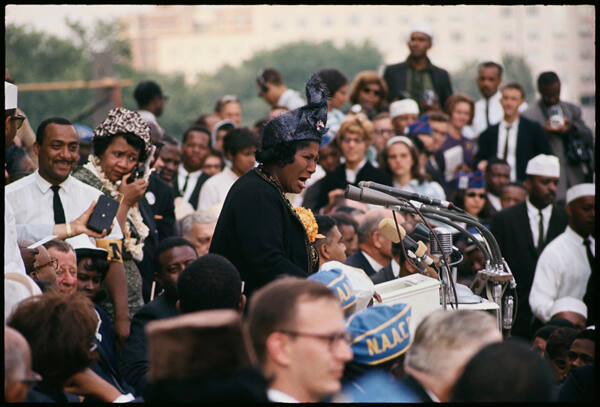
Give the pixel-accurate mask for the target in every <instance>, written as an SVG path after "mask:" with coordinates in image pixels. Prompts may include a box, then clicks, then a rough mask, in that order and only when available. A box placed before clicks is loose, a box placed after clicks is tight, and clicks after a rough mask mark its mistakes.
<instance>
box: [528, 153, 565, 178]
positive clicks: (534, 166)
mask: <svg viewBox="0 0 600 407" xmlns="http://www.w3.org/2000/svg"><path fill="white" fill-rule="evenodd" d="M525 174H527V175H540V176H542V177H555V178H558V177H559V176H560V161H558V157H557V156H555V155H548V154H539V155H536V156H535V157H533V158H532V159H531V160H529V162H528V163H527V169H526V170H525Z"/></svg>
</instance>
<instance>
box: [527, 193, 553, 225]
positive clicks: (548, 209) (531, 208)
mask: <svg viewBox="0 0 600 407" xmlns="http://www.w3.org/2000/svg"><path fill="white" fill-rule="evenodd" d="M525 203H526V205H527V213H529V214H535V215H537V214H539V212H540V210H539V209H538V208H536V207H535V206H533V204H532V203H531V201H530V200H529V197H527V198H525ZM551 213H552V204H550V205H548V206H546V207H544V208H543V209H542V215H544V219H548V220H549V219H550V216H548V215H550V214H551Z"/></svg>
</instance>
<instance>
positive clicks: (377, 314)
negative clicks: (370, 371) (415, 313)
mask: <svg viewBox="0 0 600 407" xmlns="http://www.w3.org/2000/svg"><path fill="white" fill-rule="evenodd" d="M410 317H411V307H410V305H408V304H401V303H399V304H393V305H375V306H372V307H369V308H366V309H364V310H362V311H360V312H358V313H356V314H354V315H353V316H352V317H350V318H349V319H348V320H347V322H346V330H347V331H348V332H350V333H351V334H352V336H353V338H354V339H353V340H352V352H354V359H353V361H354V362H355V363H359V364H363V365H378V364H380V363H384V362H387V361H390V360H392V359H395V358H397V357H398V356H400V355H402V354H403V353H404V352H406V351H407V350H408V347H409V346H410V329H409V322H410Z"/></svg>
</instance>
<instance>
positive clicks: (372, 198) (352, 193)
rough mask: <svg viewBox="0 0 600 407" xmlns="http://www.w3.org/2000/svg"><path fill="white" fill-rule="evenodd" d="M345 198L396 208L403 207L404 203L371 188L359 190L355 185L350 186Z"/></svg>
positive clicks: (347, 188)
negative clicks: (397, 206)
mask: <svg viewBox="0 0 600 407" xmlns="http://www.w3.org/2000/svg"><path fill="white" fill-rule="evenodd" d="M344 196H345V197H346V198H348V199H352V200H353V201H358V202H363V203H366V204H371V205H383V206H396V205H403V202H402V201H400V200H399V199H396V198H394V197H393V196H390V195H388V194H385V193H383V192H379V191H375V190H373V189H370V188H358V187H355V186H354V185H348V186H347V187H346V192H345V193H344Z"/></svg>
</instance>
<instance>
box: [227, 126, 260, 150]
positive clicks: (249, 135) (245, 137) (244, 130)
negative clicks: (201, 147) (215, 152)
mask: <svg viewBox="0 0 600 407" xmlns="http://www.w3.org/2000/svg"><path fill="white" fill-rule="evenodd" d="M248 147H256V148H258V147H259V145H258V138H257V137H256V134H254V132H253V131H252V130H250V128H248V127H236V128H233V129H230V130H229V131H227V133H226V134H225V138H223V151H224V152H226V153H230V154H231V155H232V156H233V155H235V154H236V153H237V152H238V151H241V150H243V149H245V148H248Z"/></svg>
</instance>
